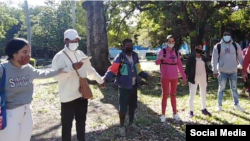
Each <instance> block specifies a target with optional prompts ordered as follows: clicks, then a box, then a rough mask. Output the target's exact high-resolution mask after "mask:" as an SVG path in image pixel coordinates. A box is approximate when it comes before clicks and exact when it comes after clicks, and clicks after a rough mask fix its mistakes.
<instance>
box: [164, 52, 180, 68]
mask: <svg viewBox="0 0 250 141" xmlns="http://www.w3.org/2000/svg"><path fill="white" fill-rule="evenodd" d="M162 50H163V58H166V55H167V51H166V48H163V49H162ZM175 54H176V57H177V59H178V57H179V53H178V51H177V50H176V49H175ZM162 64H167V65H177V64H169V63H164V62H163V60H161V64H160V69H161V65H162Z"/></svg>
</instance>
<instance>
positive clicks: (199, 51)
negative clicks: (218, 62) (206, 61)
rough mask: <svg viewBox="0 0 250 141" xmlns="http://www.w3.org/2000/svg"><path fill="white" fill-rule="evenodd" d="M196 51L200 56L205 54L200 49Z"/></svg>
mask: <svg viewBox="0 0 250 141" xmlns="http://www.w3.org/2000/svg"><path fill="white" fill-rule="evenodd" d="M195 51H196V52H197V53H199V54H202V53H203V50H200V49H195Z"/></svg>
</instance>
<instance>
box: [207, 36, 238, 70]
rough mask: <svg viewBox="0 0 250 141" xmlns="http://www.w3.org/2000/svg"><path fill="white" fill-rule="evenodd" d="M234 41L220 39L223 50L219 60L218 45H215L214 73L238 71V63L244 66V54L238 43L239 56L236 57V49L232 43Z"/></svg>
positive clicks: (212, 61) (213, 55)
mask: <svg viewBox="0 0 250 141" xmlns="http://www.w3.org/2000/svg"><path fill="white" fill-rule="evenodd" d="M232 42H233V41H231V42H230V43H225V42H224V41H223V40H221V41H220V44H221V49H220V50H221V51H220V59H219V62H218V58H219V55H218V48H217V45H218V44H217V45H216V46H215V48H214V50H213V54H212V60H211V65H212V70H213V73H214V74H216V73H218V72H223V73H236V72H237V68H238V63H239V64H240V65H241V66H242V62H243V54H242V50H241V47H240V45H239V44H237V43H236V46H237V54H238V55H237V56H238V57H236V50H235V48H234V46H233V44H232Z"/></svg>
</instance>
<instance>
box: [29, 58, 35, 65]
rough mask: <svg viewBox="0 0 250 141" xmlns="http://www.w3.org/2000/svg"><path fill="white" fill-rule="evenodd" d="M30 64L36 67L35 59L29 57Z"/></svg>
mask: <svg viewBox="0 0 250 141" xmlns="http://www.w3.org/2000/svg"><path fill="white" fill-rule="evenodd" d="M30 64H31V65H32V66H33V67H36V59H34V58H30Z"/></svg>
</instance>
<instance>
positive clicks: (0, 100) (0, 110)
mask: <svg viewBox="0 0 250 141" xmlns="http://www.w3.org/2000/svg"><path fill="white" fill-rule="evenodd" d="M1 66H2V68H3V74H2V78H1V84H0V85H1V88H0V118H1V120H0V130H3V129H4V128H5V127H6V126H7V117H6V115H7V114H6V103H5V102H6V101H5V100H6V96H5V90H4V88H5V82H6V71H5V66H4V65H3V64H1Z"/></svg>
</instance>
